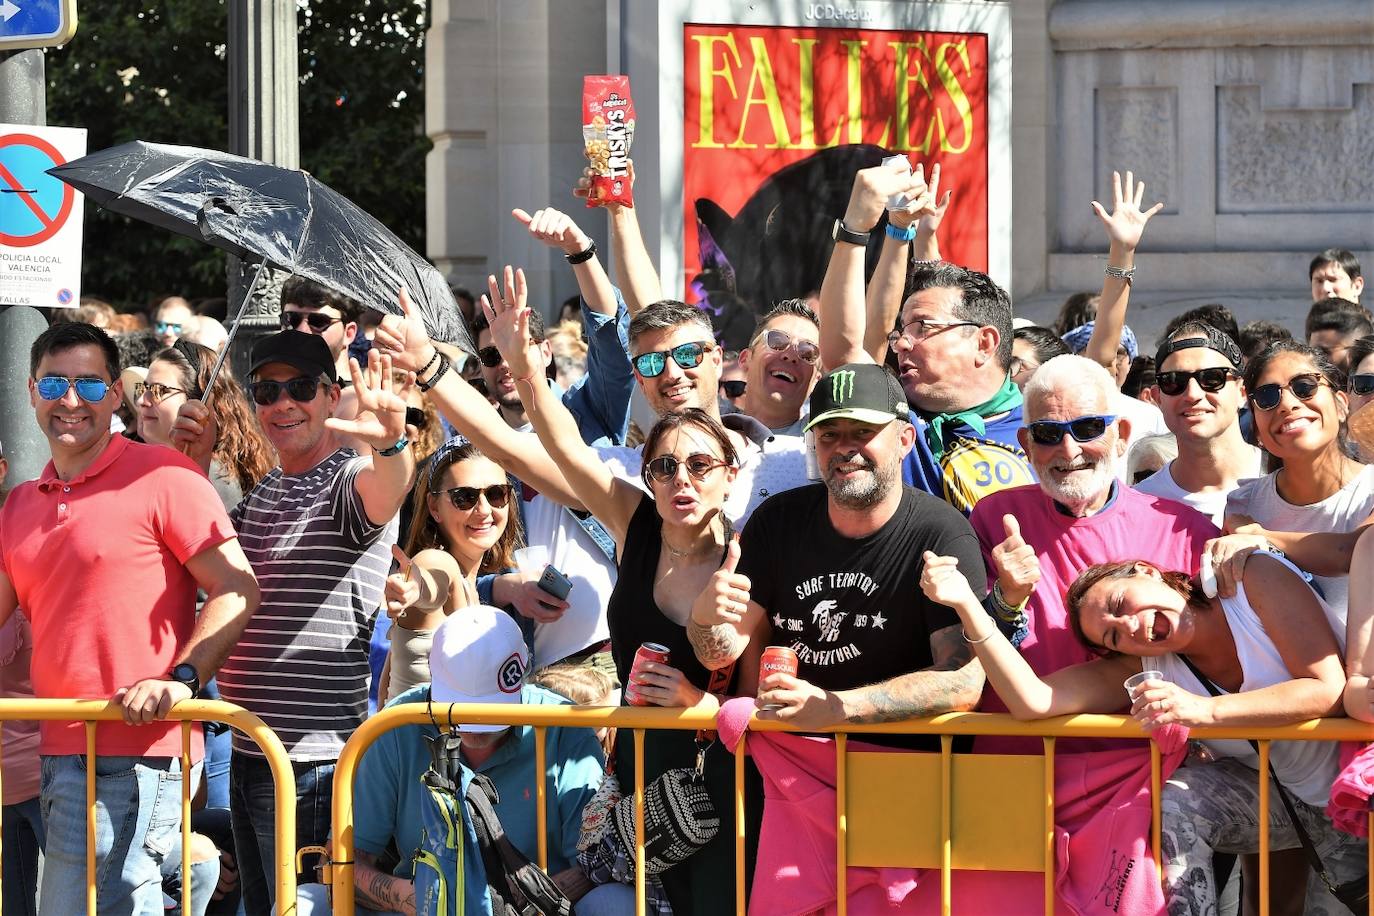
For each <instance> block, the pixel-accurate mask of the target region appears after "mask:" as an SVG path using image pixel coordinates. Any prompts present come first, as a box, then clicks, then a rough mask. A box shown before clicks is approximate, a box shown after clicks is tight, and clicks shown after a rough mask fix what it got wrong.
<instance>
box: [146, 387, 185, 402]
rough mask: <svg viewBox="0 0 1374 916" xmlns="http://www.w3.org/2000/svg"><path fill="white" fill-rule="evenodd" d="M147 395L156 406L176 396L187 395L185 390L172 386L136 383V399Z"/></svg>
mask: <svg viewBox="0 0 1374 916" xmlns="http://www.w3.org/2000/svg"><path fill="white" fill-rule="evenodd" d="M145 394H146V395H147V396H148V397H149V398H150V399H151V400H152V402H153V403H154V404H156V403H158V402H159V401H165V400H166V399H167V398H170V397H171V396H172V395H174V394H187V392H186V389H185V388H173V387H172V386H171V385H164V384H162V383H161V382H136V383H135V384H134V399H135V400H137V399H139V398H141V397H143V396H144V395H145Z"/></svg>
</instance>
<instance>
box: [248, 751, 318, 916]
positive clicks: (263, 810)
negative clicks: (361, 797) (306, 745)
mask: <svg viewBox="0 0 1374 916" xmlns="http://www.w3.org/2000/svg"><path fill="white" fill-rule="evenodd" d="M291 766H292V768H293V769H294V770H295V771H296V843H295V846H294V847H292V848H291V849H290V850H282V853H283V854H284V855H289V856H290V857H291V858H292V860H294V859H295V857H296V850H297V849H300V848H301V847H302V846H323V845H325V843H327V842H328V840H329V816H330V804H331V803H332V802H333V799H334V761H332V760H305V761H292V764H291ZM276 807H277V802H276V796H275V794H274V793H273V789H272V770H271V768H270V767H268V765H267V761H266V760H263V759H261V758H259V757H249V756H248V755H246V754H239V753H235V754H234V756H233V760H232V761H231V762H230V764H229V813H230V818H231V819H232V822H233V825H234V847H235V852H236V855H237V858H238V863H239V887H240V889H241V890H242V892H243V908H244V910H245V911H246V912H248V913H270V912H272V906H273V904H274V903H275V902H276V899H277V881H276V871H275V869H276V861H277V854H278V853H277V841H276V814H275V812H276ZM318 858H319V857H318V856H309V857H307V859H306V862H305V870H304V871H302V872H298V873H297V875H296V880H297V881H301V882H303V881H314V880H316V879H315V860H317V859H318Z"/></svg>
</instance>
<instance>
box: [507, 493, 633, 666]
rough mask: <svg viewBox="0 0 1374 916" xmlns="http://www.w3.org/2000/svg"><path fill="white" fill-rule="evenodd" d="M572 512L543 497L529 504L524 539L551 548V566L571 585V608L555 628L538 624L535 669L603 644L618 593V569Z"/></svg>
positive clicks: (536, 627)
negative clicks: (609, 610)
mask: <svg viewBox="0 0 1374 916" xmlns="http://www.w3.org/2000/svg"><path fill="white" fill-rule="evenodd" d="M570 511H571V510H569V509H566V508H564V507H563V506H560V505H559V504H558V503H556V502H554V501H553V500H551V499H549V498H547V497H544V496H535V497H534V498H533V499H531V500H528V501H527V502H526V503H525V540H526V542H527V543H529V544H542V545H544V546H545V547H547V548H548V549H549V563H550V564H551V565H552V566H553V567H554V568H555V569H557V570H558V571H559V572H561V573H563V575H565V576H567V577H568V579H569V581H571V582H572V591H570V592H568V598H567V600H568V609H567V610H566V611H564V612H563V616H562V617H560V618H558V620H556V621H554V622H552V623H536V624H535V625H534V667H535V668H542V667H544V666H545V665H551V664H553V663H554V662H557V661H561V660H562V659H565V658H567V657H568V656H569V655H572V654H573V653H574V652H580V651H582V650H583V649H586V648H587V647H589V646H593V645H596V644H597V643H601V642H605V641H606V640H607V639H609V638H610V634H611V631H610V629H609V628H608V627H607V626H606V603H607V602H608V601H609V600H610V598H611V590H612V589H614V588H615V572H616V570H615V564H614V563H612V562H611V561H610V560H609V559H607V557H606V554H605V553H603V552H602V551H601V548H600V547H598V546H597V545H596V541H594V540H592V536H591V535H589V534H588V533H587V532H586V531H583V530H582V527H581V526H580V525H578V524H577V520H576V519H574V518H573V517H572V516H571V515H570V514H569V512H570Z"/></svg>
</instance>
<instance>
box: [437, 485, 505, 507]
mask: <svg viewBox="0 0 1374 916" xmlns="http://www.w3.org/2000/svg"><path fill="white" fill-rule="evenodd" d="M439 493H442V494H446V495H447V496H448V501H449V503H450V504H451V505H452V506H453V508H455V509H458V510H460V511H462V512H466V511H468V510H469V509H471V508H473V507H474V506H476V505H477V498H478V497H479V496H480V497H483V498H484V499H486V501H487V505H488V506H491V507H492V508H493V509H500V508H502V507H504V506H505V505H506V503H507V502H509V501H510V496H511V486H510V484H508V483H495V484H492V485H491V486H489V487H486V488H479V487H450V488H449V489H447V490H438V491H436V495H437V494H439Z"/></svg>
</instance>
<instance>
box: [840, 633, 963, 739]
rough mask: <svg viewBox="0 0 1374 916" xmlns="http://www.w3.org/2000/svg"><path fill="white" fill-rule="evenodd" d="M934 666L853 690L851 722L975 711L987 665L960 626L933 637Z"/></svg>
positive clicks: (931, 639) (899, 719)
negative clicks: (963, 635)
mask: <svg viewBox="0 0 1374 916" xmlns="http://www.w3.org/2000/svg"><path fill="white" fill-rule="evenodd" d="M930 649H931V657H932V658H933V659H934V662H935V663H934V664H933V665H931V666H930V667H929V668H926V669H925V670H923V671H913V672H912V673H911V674H903V675H899V676H898V677H894V678H892V679H890V680H886V681H883V682H882V683H879V684H874V685H873V686H871V687H864V688H860V689H859V690H856V691H853V694H854V699H855V700H856V701H857V702H856V704H855V705H856V706H857V707H858V708H857V711H856V713H855V714H854V715H853V716H851V717H850V721H851V722H855V723H857V724H861V725H870V724H874V723H879V722H899V721H901V720H903V719H915V718H919V717H921V716H934V715H939V714H940V713H944V712H959V711H962V710H968V709H972V708H973V707H974V705H975V704H977V702H978V698H979V696H980V695H981V693H982V690H983V666H982V665H981V664H980V663H979V662H978V660H977V659H975V658H974V656H973V649H972V647H970V646H969V645H968V644H967V643H965V642H964V640H963V637H962V636H960V634H959V627H957V626H953V627H944V628H943V629H940V630H936V631H935V632H934V633H931V634H930Z"/></svg>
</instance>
